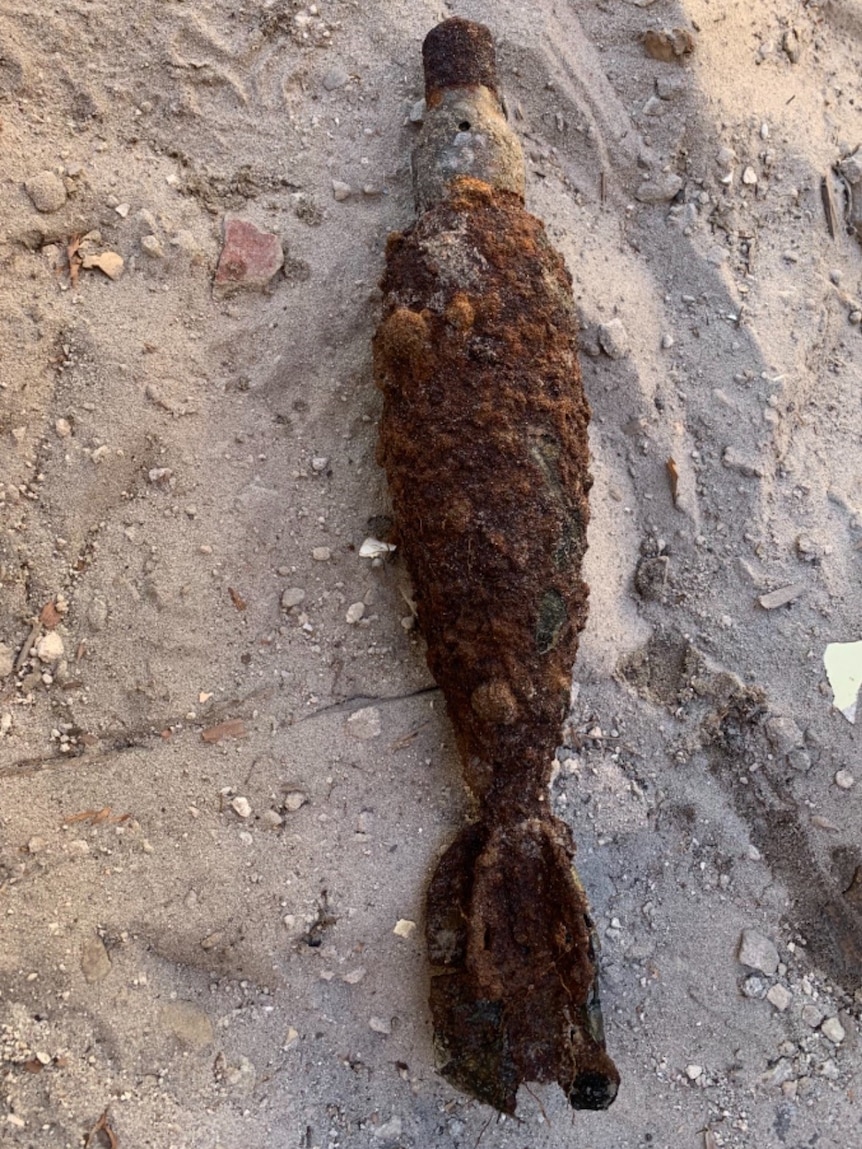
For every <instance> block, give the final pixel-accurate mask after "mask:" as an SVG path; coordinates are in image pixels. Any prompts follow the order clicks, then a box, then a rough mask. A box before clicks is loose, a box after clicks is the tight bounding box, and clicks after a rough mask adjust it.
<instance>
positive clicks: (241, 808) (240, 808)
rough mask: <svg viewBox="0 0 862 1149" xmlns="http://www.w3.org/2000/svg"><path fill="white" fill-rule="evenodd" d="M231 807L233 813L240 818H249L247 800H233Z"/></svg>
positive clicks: (249, 807)
mask: <svg viewBox="0 0 862 1149" xmlns="http://www.w3.org/2000/svg"><path fill="white" fill-rule="evenodd" d="M231 806H232V807H233V809H234V812H235V813H236V814H238V815H239V816H240V818H248V817H250V815H251V803H250V802H249V800H248V798H242V797H237V798H234V800H233V801H232V802H231Z"/></svg>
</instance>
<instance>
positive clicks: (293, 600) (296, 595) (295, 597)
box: [281, 586, 305, 610]
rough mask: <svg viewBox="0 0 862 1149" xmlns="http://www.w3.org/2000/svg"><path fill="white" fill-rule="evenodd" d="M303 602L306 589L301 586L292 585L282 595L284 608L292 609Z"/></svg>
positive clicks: (282, 606)
mask: <svg viewBox="0 0 862 1149" xmlns="http://www.w3.org/2000/svg"><path fill="white" fill-rule="evenodd" d="M301 602H305V591H304V590H303V589H302V587H299V586H290V587H288V588H287V590H286V591H285V592H284V594H283V595H282V596H281V608H282V610H291V609H292V608H293V607H295V606H299V604H300V603H301Z"/></svg>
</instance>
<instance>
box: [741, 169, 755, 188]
mask: <svg viewBox="0 0 862 1149" xmlns="http://www.w3.org/2000/svg"><path fill="white" fill-rule="evenodd" d="M742 182H743V183H744V184H746V185H747V186H748V187H755V186H756V185H757V172H756V171H755V170H754V168H753V167H751V165H750V164H749V166H748V167H747V168H746V169H745V171H743V173H742Z"/></svg>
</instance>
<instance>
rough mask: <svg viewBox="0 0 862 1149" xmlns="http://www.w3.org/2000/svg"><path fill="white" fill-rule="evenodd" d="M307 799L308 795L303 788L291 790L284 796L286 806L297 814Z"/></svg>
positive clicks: (292, 812) (289, 810)
mask: <svg viewBox="0 0 862 1149" xmlns="http://www.w3.org/2000/svg"><path fill="white" fill-rule="evenodd" d="M307 801H308V795H307V794H305V793H303V791H302V790H291V791H289V792H288V793H287V794H285V796H284V808H285V810H287V811H288V812H289V813H291V814H295V813H296V811H297V810H300V809H301V808H302V807H303V806H304V805H305V804H306V802H307Z"/></svg>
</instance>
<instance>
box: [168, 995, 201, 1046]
mask: <svg viewBox="0 0 862 1149" xmlns="http://www.w3.org/2000/svg"><path fill="white" fill-rule="evenodd" d="M159 1021H160V1022H161V1024H162V1027H163V1028H164V1029H166V1030H168V1032H169V1033H172V1034H173V1035H174V1037H176V1038H179V1040H180V1041H181V1042H183V1044H184V1045H188V1046H190V1047H191V1048H192V1049H203V1048H204V1047H205V1046H207V1045H209V1044H210V1043H211V1042H212V1040H213V1024H212V1022H211V1021H210V1019H209V1017H208V1016H207V1014H205V1013H204V1011H203V1010H202V1009H198V1008H197V1006H195V1005H192V1004H191V1003H190V1002H187V1001H171V1002H168V1003H167V1004H166V1005H163V1006H162V1008H161V1010H160V1011H159Z"/></svg>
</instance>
